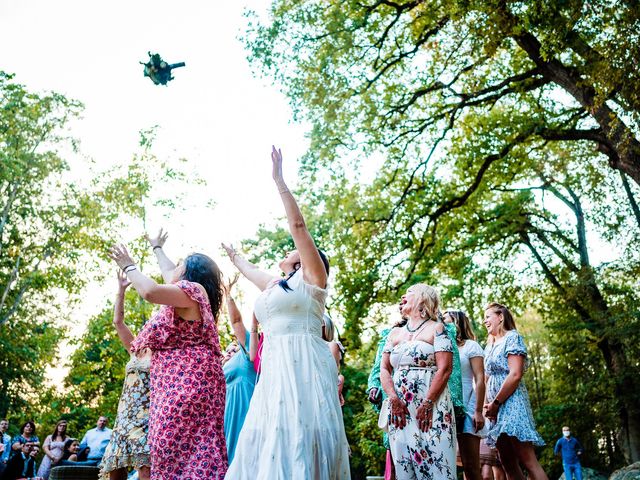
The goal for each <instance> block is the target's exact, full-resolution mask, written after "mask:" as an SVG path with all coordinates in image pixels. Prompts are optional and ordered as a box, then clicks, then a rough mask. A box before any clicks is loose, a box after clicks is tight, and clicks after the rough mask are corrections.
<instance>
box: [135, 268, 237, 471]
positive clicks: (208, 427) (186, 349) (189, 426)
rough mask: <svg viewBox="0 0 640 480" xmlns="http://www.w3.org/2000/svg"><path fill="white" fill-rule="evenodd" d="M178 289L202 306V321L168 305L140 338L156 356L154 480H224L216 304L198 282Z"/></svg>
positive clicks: (222, 387) (138, 341)
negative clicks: (184, 314) (179, 312)
mask: <svg viewBox="0 0 640 480" xmlns="http://www.w3.org/2000/svg"><path fill="white" fill-rule="evenodd" d="M177 285H178V286H179V287H180V288H181V289H182V290H184V292H185V293H186V294H187V295H189V297H190V298H192V299H193V300H195V301H197V302H198V304H199V305H200V317H201V320H200V321H195V320H184V319H182V318H180V317H179V316H178V315H176V313H175V308H174V307H172V306H168V305H165V306H163V307H162V308H161V309H160V310H159V311H158V312H157V313H156V314H155V315H154V316H153V318H152V319H151V320H150V321H148V322H147V324H146V325H145V326H144V328H143V329H142V331H141V332H140V333H139V334H138V337H137V338H136V339H135V340H134V342H133V344H132V348H133V350H134V351H137V350H140V349H142V348H145V347H148V348H151V350H152V351H153V356H152V358H151V404H150V408H149V437H148V440H149V445H150V448H151V478H152V480H190V479H192V480H196V479H198V480H200V479H203V480H208V479H210V480H221V479H223V478H224V476H225V474H226V471H227V447H226V444H225V439H224V402H225V381H224V374H223V372H222V365H221V363H220V357H221V354H220V342H219V339H218V331H217V329H216V324H215V320H214V318H213V314H212V313H211V306H210V305H209V299H208V298H207V296H206V294H205V293H203V291H202V290H201V289H200V287H199V286H198V285H197V284H194V283H191V282H187V281H185V280H182V281H180V282H178V283H177Z"/></svg>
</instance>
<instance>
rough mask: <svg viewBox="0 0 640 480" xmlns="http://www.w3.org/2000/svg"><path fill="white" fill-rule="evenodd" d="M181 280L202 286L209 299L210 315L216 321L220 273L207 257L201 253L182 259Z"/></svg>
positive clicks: (218, 307) (220, 290) (220, 285)
mask: <svg viewBox="0 0 640 480" xmlns="http://www.w3.org/2000/svg"><path fill="white" fill-rule="evenodd" d="M182 280H187V281H189V282H195V283H199V284H200V285H202V286H203V287H204V289H205V291H206V292H207V297H209V304H210V305H211V313H213V318H214V319H215V320H216V321H217V320H218V313H220V307H221V306H222V297H223V291H222V272H220V269H219V268H218V265H217V264H216V262H214V261H213V260H212V259H211V258H209V257H208V256H206V255H204V254H202V253H192V254H191V255H189V256H188V257H187V258H185V259H184V274H183V275H182Z"/></svg>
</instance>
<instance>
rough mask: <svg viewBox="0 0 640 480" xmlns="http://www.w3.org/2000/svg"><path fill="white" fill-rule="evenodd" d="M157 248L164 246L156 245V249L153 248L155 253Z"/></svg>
mask: <svg viewBox="0 0 640 480" xmlns="http://www.w3.org/2000/svg"><path fill="white" fill-rule="evenodd" d="M156 248H162V245H156V246H155V247H153V251H154V252H155V251H156Z"/></svg>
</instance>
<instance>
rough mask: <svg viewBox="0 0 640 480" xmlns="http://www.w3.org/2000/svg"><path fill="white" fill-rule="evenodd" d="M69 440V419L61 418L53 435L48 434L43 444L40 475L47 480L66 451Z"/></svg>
mask: <svg viewBox="0 0 640 480" xmlns="http://www.w3.org/2000/svg"><path fill="white" fill-rule="evenodd" d="M66 440H67V421H66V420H60V421H58V423H56V427H55V428H54V429H53V433H52V434H51V435H47V438H45V439H44V443H43V444H42V450H43V451H44V457H43V458H42V462H41V463H40V468H39V469H38V476H40V477H42V478H44V479H45V480H46V479H48V478H49V473H50V472H51V467H52V466H53V465H55V464H56V463H58V462H59V461H60V459H61V458H62V453H63V452H64V442H65V441H66Z"/></svg>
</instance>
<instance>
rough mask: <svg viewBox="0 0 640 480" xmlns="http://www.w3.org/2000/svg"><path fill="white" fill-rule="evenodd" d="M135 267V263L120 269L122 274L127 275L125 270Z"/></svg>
mask: <svg viewBox="0 0 640 480" xmlns="http://www.w3.org/2000/svg"><path fill="white" fill-rule="evenodd" d="M135 266H136V264H135V263H131V264H129V265H127V266H126V267H122V271H123V272H124V273H127V268H129V267H135Z"/></svg>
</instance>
